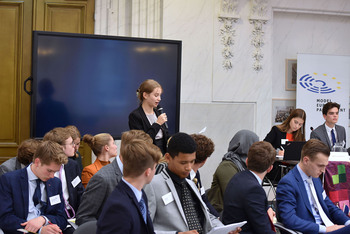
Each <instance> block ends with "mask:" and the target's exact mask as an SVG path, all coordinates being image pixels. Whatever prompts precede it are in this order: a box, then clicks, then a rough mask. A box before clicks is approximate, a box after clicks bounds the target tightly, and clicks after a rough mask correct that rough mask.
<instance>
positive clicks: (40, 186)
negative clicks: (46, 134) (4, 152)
mask: <svg viewBox="0 0 350 234" xmlns="http://www.w3.org/2000/svg"><path fill="white" fill-rule="evenodd" d="M65 163H67V157H66V156H65V154H64V152H63V151H62V147H61V146H60V145H59V144H57V143H55V142H52V141H46V142H43V143H41V144H40V145H39V146H38V148H37V150H36V153H35V155H34V159H33V163H32V164H30V165H29V166H28V167H26V168H23V169H20V170H16V171H12V172H8V173H6V174H4V175H3V176H1V178H0V228H1V229H2V230H3V231H4V233H18V232H17V229H25V230H27V231H29V232H33V233H38V232H39V233H41V234H45V233H57V234H58V233H62V230H64V229H65V228H66V226H67V220H66V217H65V214H64V203H63V197H62V186H61V181H60V180H59V179H57V178H55V177H54V173H55V172H56V171H59V170H60V168H61V165H62V164H65Z"/></svg>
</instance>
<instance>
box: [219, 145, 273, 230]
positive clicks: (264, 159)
mask: <svg viewBox="0 0 350 234" xmlns="http://www.w3.org/2000/svg"><path fill="white" fill-rule="evenodd" d="M275 157H276V150H275V149H274V148H273V147H272V145H271V144H270V143H269V142H266V141H259V142H255V143H254V144H253V145H252V146H251V147H250V148H249V151H248V158H247V160H246V164H247V167H248V170H245V171H241V172H239V173H237V174H236V175H235V176H233V177H232V179H231V180H230V182H229V183H228V184H227V187H226V191H225V193H224V212H223V218H222V222H223V223H224V224H230V223H237V222H242V221H247V224H246V225H244V226H243V227H242V232H241V233H275V231H273V229H272V227H271V225H272V218H273V216H274V212H273V210H272V209H271V208H269V207H268V203H267V198H266V193H265V190H264V189H263V188H262V181H263V179H264V177H265V175H266V174H267V173H269V172H270V171H271V170H272V168H273V163H274V161H275ZM269 219H270V220H269Z"/></svg>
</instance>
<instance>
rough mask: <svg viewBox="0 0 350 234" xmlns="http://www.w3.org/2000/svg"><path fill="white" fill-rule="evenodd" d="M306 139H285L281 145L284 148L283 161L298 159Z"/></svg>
mask: <svg viewBox="0 0 350 234" xmlns="http://www.w3.org/2000/svg"><path fill="white" fill-rule="evenodd" d="M305 143H306V141H287V142H286V144H284V145H282V146H283V148H284V157H283V161H300V158H301V149H302V148H303V146H304V145H305Z"/></svg>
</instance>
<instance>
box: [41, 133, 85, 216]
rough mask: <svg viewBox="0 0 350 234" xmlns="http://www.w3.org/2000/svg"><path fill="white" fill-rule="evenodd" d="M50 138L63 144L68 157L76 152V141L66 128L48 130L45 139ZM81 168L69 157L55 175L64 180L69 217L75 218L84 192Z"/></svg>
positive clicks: (65, 200)
mask: <svg viewBox="0 0 350 234" xmlns="http://www.w3.org/2000/svg"><path fill="white" fill-rule="evenodd" d="M46 140H50V141H54V142H56V143H58V144H60V145H61V147H62V149H63V151H64V153H65V154H66V156H67V158H68V157H71V156H73V155H74V153H75V149H74V141H73V138H72V137H71V135H70V132H69V130H68V129H66V128H54V129H52V130H51V131H49V132H47V133H46V134H45V136H44V141H46ZM80 174H81V173H80V169H79V166H78V164H77V162H75V161H74V160H73V159H71V158H68V163H67V164H66V165H62V167H61V168H60V170H59V171H58V172H57V173H55V176H56V177H57V178H59V179H60V180H61V181H62V191H63V199H64V202H65V214H66V216H67V219H70V218H75V214H76V212H77V211H78V207H79V205H80V200H81V197H82V195H83V193H84V186H83V184H82V183H81V175H80Z"/></svg>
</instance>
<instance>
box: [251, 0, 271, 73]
mask: <svg viewBox="0 0 350 234" xmlns="http://www.w3.org/2000/svg"><path fill="white" fill-rule="evenodd" d="M267 21H268V19H267V0H251V16H250V18H249V23H250V24H252V25H253V30H252V35H251V36H252V39H251V44H252V45H253V46H254V52H253V55H252V56H253V59H254V63H253V69H254V70H255V71H257V72H258V71H260V70H261V69H262V68H263V67H262V59H263V57H264V55H263V52H262V47H263V46H264V34H265V32H264V30H263V26H264V24H266V23H267Z"/></svg>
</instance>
